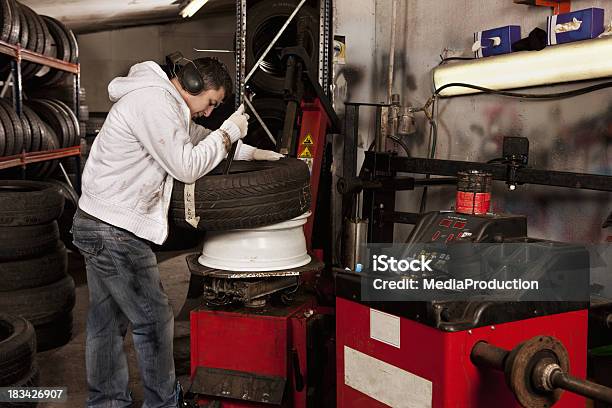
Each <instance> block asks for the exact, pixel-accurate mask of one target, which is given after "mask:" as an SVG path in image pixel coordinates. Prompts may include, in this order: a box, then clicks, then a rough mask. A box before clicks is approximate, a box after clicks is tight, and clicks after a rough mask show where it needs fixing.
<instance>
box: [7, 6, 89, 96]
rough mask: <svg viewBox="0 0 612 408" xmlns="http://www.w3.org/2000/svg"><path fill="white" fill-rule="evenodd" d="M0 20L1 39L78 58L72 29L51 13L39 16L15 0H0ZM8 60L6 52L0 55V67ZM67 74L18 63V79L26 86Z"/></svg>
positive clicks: (43, 83)
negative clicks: (19, 76)
mask: <svg viewBox="0 0 612 408" xmlns="http://www.w3.org/2000/svg"><path fill="white" fill-rule="evenodd" d="M0 24H2V26H1V27H2V28H1V29H0V40H2V41H4V42H8V43H9V44H14V45H20V46H21V47H23V48H26V49H28V50H31V51H34V52H36V53H39V54H42V55H45V56H48V57H53V58H57V59H60V60H63V61H67V62H71V63H76V62H77V60H78V57H79V48H78V44H77V41H76V37H75V36H74V33H73V32H72V31H71V30H70V29H68V27H66V26H65V25H64V24H62V23H61V22H60V21H58V20H56V19H54V18H53V17H49V16H40V15H38V14H37V13H36V12H35V11H34V10H32V9H31V8H29V7H28V6H26V5H24V4H21V3H19V2H18V1H16V0H0ZM10 61H11V59H10V58H9V57H7V56H2V57H1V58H0V67H1V68H2V70H4V71H6V70H7V69H8V66H9V64H10ZM68 75H70V74H68V73H67V72H65V71H61V70H57V69H53V68H48V67H43V66H41V65H39V64H36V63H33V62H29V61H25V62H24V63H23V64H22V79H23V81H24V83H25V85H26V86H28V87H40V86H49V85H54V84H57V83H60V82H61V81H62V80H63V79H64V78H65V77H66V76H68Z"/></svg>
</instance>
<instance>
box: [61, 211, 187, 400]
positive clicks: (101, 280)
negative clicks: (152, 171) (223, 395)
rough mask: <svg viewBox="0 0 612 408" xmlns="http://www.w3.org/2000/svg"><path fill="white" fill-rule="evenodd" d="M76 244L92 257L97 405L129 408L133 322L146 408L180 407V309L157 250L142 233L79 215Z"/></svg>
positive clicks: (92, 379)
mask: <svg viewBox="0 0 612 408" xmlns="http://www.w3.org/2000/svg"><path fill="white" fill-rule="evenodd" d="M72 234H73V242H74V245H75V246H76V247H77V248H79V250H80V252H81V253H82V254H83V256H84V257H85V264H86V269H87V285H88V288H89V315H88V318H87V346H86V364H87V384H88V388H89V397H88V399H87V406H88V407H90V408H122V407H129V406H130V405H131V403H132V396H131V393H130V391H129V389H128V365H127V359H126V356H125V353H124V351H123V340H124V337H125V334H126V332H127V326H128V323H131V324H132V337H133V339H134V348H135V350H136V355H137V358H138V366H139V368H140V375H141V378H142V382H143V386H144V399H145V402H144V405H143V408H162V407H164V408H166V407H171V408H175V407H177V399H178V393H177V383H176V379H175V373H174V358H173V351H172V339H173V336H174V314H173V312H172V307H171V306H170V304H169V303H168V296H167V295H166V294H165V293H164V289H163V287H162V283H161V280H160V277H159V269H158V267H157V260H156V258H155V254H153V251H152V250H151V248H150V247H149V245H148V243H147V241H144V240H142V239H140V238H138V237H136V236H135V235H134V234H132V233H130V232H128V231H125V230H122V229H120V228H116V227H114V226H112V225H109V224H106V223H104V222H101V221H96V220H93V219H90V218H86V217H84V216H83V215H81V214H80V213H79V212H77V214H76V216H75V217H74V222H73V226H72Z"/></svg>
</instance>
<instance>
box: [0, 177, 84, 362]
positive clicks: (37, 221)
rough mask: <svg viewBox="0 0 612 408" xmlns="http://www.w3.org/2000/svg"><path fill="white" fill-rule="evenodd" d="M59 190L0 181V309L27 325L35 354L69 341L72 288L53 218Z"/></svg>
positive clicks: (61, 202) (58, 204)
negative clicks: (33, 337) (33, 331)
mask: <svg viewBox="0 0 612 408" xmlns="http://www.w3.org/2000/svg"><path fill="white" fill-rule="evenodd" d="M60 189H61V187H60V186H58V185H56V184H53V183H46V182H40V181H24V180H5V181H0V282H2V284H1V285H0V310H1V311H2V312H3V313H8V314H11V315H14V316H20V317H23V318H25V319H27V320H28V321H30V322H31V323H32V325H33V326H34V329H35V332H36V343H37V345H38V348H37V350H38V351H44V350H49V349H52V348H56V347H59V346H62V345H64V344H66V343H67V342H68V341H69V340H70V338H71V337H72V309H73V307H74V303H75V286H74V281H73V279H72V277H70V276H69V275H68V274H67V273H66V272H67V253H66V248H65V246H64V244H63V243H62V241H61V240H60V235H59V229H58V225H57V221H56V220H57V219H58V217H60V215H61V213H62V210H63V207H64V196H63V194H62V191H60Z"/></svg>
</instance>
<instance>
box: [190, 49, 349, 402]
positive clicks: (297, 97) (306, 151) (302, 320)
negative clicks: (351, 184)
mask: <svg viewBox="0 0 612 408" xmlns="http://www.w3.org/2000/svg"><path fill="white" fill-rule="evenodd" d="M306 55H307V54H306V52H305V51H304V49H303V48H302V47H293V48H287V49H285V51H284V53H283V58H286V59H287V67H288V70H287V74H286V76H287V77H289V78H291V77H292V78H294V80H295V81H296V82H297V81H303V84H305V85H307V86H304V85H300V86H292V87H291V88H292V89H288V90H287V91H289V92H288V97H287V104H288V109H287V112H288V115H287V116H286V118H285V125H286V126H285V131H284V133H283V134H284V135H287V136H283V139H282V141H281V142H280V143H282V145H281V146H280V151H281V152H283V153H287V154H289V155H290V156H294V157H298V158H299V159H301V160H303V161H304V162H306V164H307V165H308V167H309V169H310V175H311V178H310V185H311V197H312V199H311V209H310V211H311V212H312V215H311V216H310V218H309V220H308V222H307V223H306V225H305V226H304V233H305V235H306V243H307V246H308V250H309V253H310V254H311V256H312V258H313V261H312V262H311V263H310V264H308V265H306V266H304V267H301V268H297V269H293V270H284V271H276V272H269V273H266V272H257V273H254V274H252V275H250V274H248V273H244V272H240V273H232V272H227V271H220V270H212V269H210V268H206V267H203V266H202V265H200V264H198V262H197V255H191V256H189V257H188V258H187V262H188V265H189V268H190V271H191V281H190V287H189V294H188V301H187V304H186V308H187V309H188V310H191V312H190V325H191V335H190V336H191V338H190V343H191V370H190V371H191V386H190V387H189V392H188V394H189V395H188V398H191V399H195V401H196V403H197V405H198V406H210V407H224V408H238V407H273V406H276V407H295V408H302V407H303V408H306V407H325V406H333V405H334V404H335V390H334V385H335V368H334V367H335V358H334V343H333V336H334V309H333V299H332V307H325V306H321V305H320V302H319V301H318V296H317V292H318V291H319V287H318V285H320V282H321V281H322V279H321V275H322V274H323V275H324V274H325V273H326V271H325V270H324V264H323V262H322V261H323V260H324V259H325V258H326V257H327V254H326V253H325V251H324V248H319V247H317V245H318V244H317V240H315V241H314V243H313V226H314V223H315V220H316V219H317V218H316V217H317V216H318V215H319V213H321V214H323V213H324V211H317V209H318V208H317V203H318V202H319V201H321V200H322V198H320V197H319V184H320V180H321V177H322V172H324V171H329V170H328V169H329V166H330V164H329V163H326V164H323V161H324V152H325V149H326V144H327V141H326V137H327V134H328V133H330V132H331V131H332V130H336V129H339V121H338V118H337V116H336V114H335V112H334V110H333V108H332V107H331V103H330V101H329V99H328V97H327V96H326V95H325V94H324V92H323V90H322V89H321V87H320V86H319V84H318V82H317V81H316V79H315V78H314V77H313V76H312V74H311V72H310V71H309V70H308V69H307V65H306V63H304V60H308V59H307V58H306V57H305V56H306ZM308 85H309V86H308ZM286 96H287V95H286ZM298 106H299V108H300V109H297V108H298ZM296 125H297V127H298V129H299V131H298V132H297V133H296V132H295V131H294V127H295V126H296ZM287 129H290V131H289V132H288V131H287ZM296 141H297V143H296ZM325 169H327V170H325ZM323 196H325V194H323ZM325 207H327V205H326V204H325V206H324V207H322V209H323V210H325V209H326V208H325ZM319 223H320V224H321V225H327V222H326V221H325V219H324V218H323V219H321V220H320V221H319ZM322 246H323V245H322ZM328 281H329V282H332V281H333V279H331V278H329V279H328ZM213 287H216V288H217V289H215V290H216V291H217V294H219V293H221V292H225V294H227V295H231V296H233V297H234V299H235V300H238V301H239V303H242V304H235V303H231V304H225V305H221V304H214V302H213V301H210V299H209V301H204V302H203V301H202V299H203V297H204V293H205V292H206V290H205V288H206V289H210V288H213ZM219 288H223V289H219ZM328 291H329V290H328ZM209 294H210V291H209ZM264 299H265V302H262V300H264ZM264 303H265V304H264ZM255 304H257V306H258V307H253V306H254V305H255ZM187 309H185V307H184V309H183V310H187ZM194 396H195V398H194Z"/></svg>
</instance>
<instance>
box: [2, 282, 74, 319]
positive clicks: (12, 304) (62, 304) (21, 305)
mask: <svg viewBox="0 0 612 408" xmlns="http://www.w3.org/2000/svg"><path fill="white" fill-rule="evenodd" d="M74 302H75V291H74V280H73V279H72V277H71V276H70V275H65V276H64V277H63V278H62V279H60V280H58V281H57V282H54V283H52V284H50V285H45V286H39V287H36V288H30V289H22V290H15V291H12V292H3V295H2V296H0V310H6V311H7V312H8V313H10V314H12V315H16V316H21V317H23V318H24V319H27V320H29V321H30V322H31V323H32V325H33V326H34V329H36V330H37V328H38V327H39V326H42V325H45V324H47V323H52V322H55V321H57V320H59V319H60V318H62V317H63V316H65V315H66V314H67V313H69V312H70V311H71V310H72V308H73V307H74Z"/></svg>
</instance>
